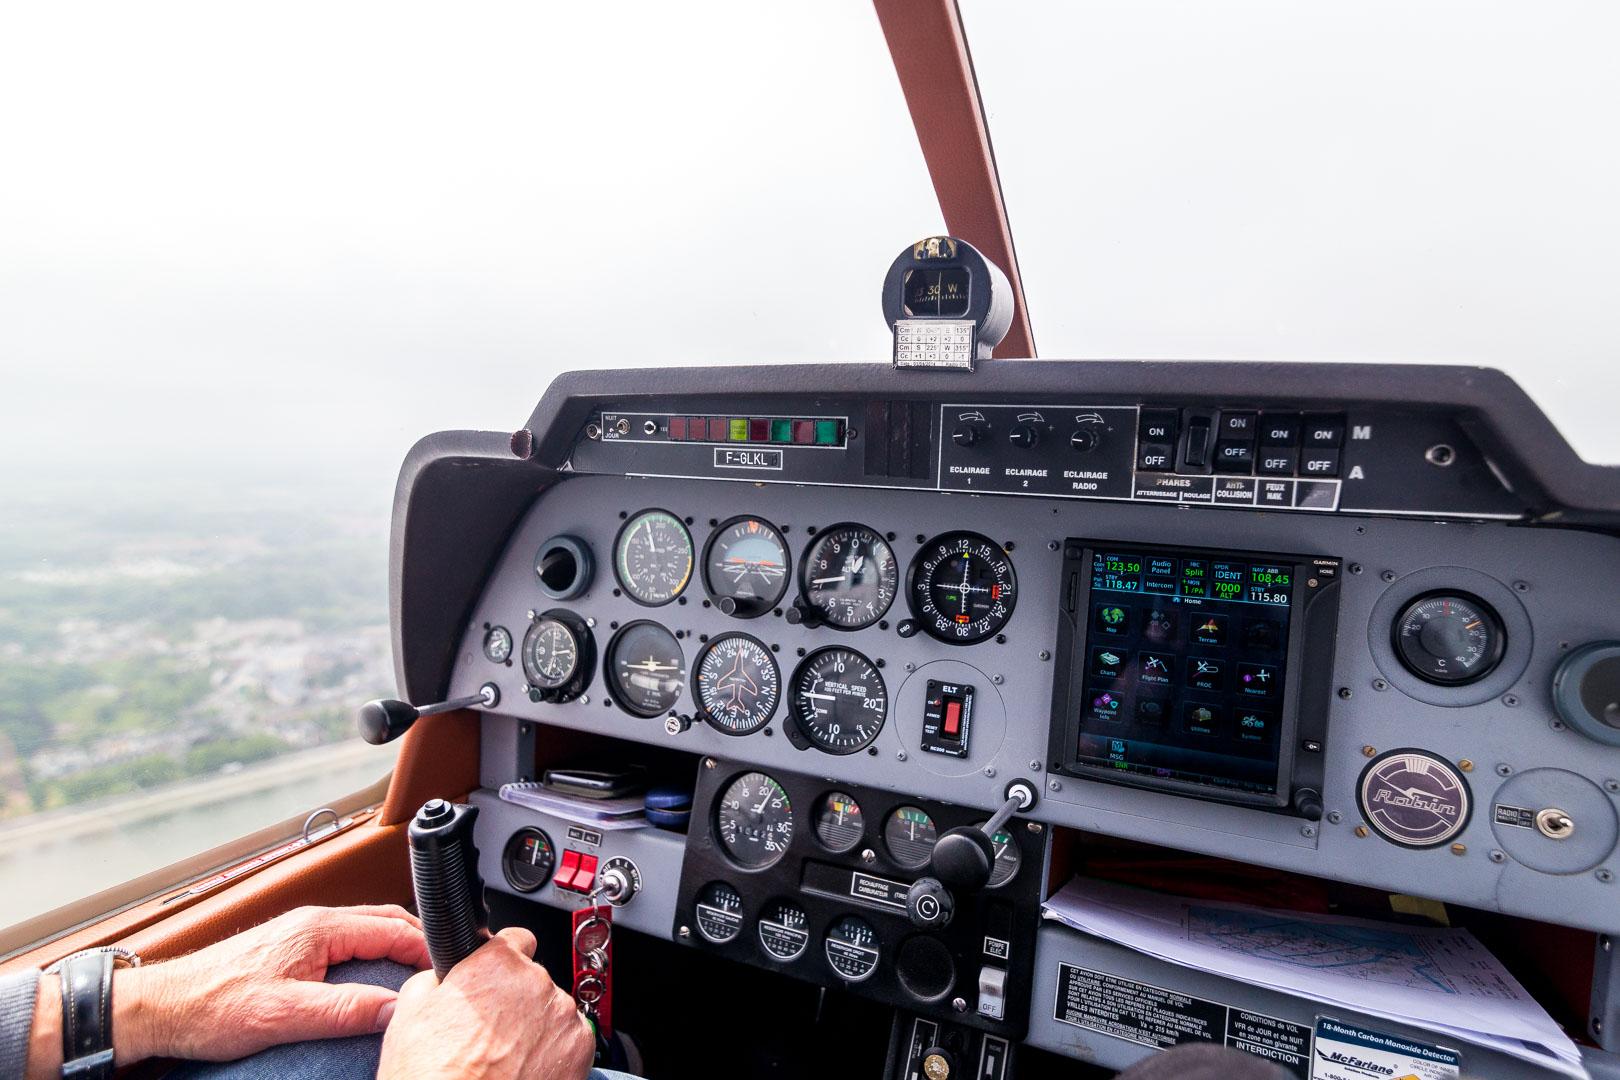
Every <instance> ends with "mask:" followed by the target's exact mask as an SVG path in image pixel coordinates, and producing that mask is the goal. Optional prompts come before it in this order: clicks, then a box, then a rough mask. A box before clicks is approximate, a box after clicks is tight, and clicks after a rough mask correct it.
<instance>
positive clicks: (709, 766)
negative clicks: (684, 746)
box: [703, 757, 715, 769]
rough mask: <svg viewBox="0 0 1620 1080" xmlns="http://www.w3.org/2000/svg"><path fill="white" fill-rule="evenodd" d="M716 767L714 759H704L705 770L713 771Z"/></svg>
mask: <svg viewBox="0 0 1620 1080" xmlns="http://www.w3.org/2000/svg"><path fill="white" fill-rule="evenodd" d="M714 766H715V760H714V758H712V757H706V758H704V759H703V767H704V768H705V769H712V768H714Z"/></svg>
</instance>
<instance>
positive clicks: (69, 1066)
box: [61, 950, 114, 1080]
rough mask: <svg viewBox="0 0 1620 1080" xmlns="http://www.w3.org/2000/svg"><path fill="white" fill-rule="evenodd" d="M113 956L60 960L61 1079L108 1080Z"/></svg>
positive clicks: (87, 955) (102, 953) (80, 955)
mask: <svg viewBox="0 0 1620 1080" xmlns="http://www.w3.org/2000/svg"><path fill="white" fill-rule="evenodd" d="M113 959H114V958H113V954H112V953H110V952H105V951H99V950H98V951H92V952H84V953H78V954H76V955H74V956H70V957H68V958H67V959H66V960H64V961H62V967H61V979H62V1076H63V1077H64V1078H67V1077H74V1078H80V1077H82V1078H85V1080H111V1077H112V1074H113V1035H112V975H113Z"/></svg>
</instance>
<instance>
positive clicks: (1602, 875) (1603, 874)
mask: <svg viewBox="0 0 1620 1080" xmlns="http://www.w3.org/2000/svg"><path fill="white" fill-rule="evenodd" d="M1597 879H1598V880H1599V881H1601V882H1603V884H1605V885H1607V884H1608V883H1609V882H1611V881H1613V880H1614V871H1613V870H1610V869H1608V868H1607V867H1605V868H1604V869H1602V870H1599V871H1598V872H1597Z"/></svg>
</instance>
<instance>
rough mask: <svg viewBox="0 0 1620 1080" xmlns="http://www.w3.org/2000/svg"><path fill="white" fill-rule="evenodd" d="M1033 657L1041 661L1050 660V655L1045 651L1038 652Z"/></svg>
mask: <svg viewBox="0 0 1620 1080" xmlns="http://www.w3.org/2000/svg"><path fill="white" fill-rule="evenodd" d="M1035 655H1036V656H1038V657H1040V658H1041V659H1042V660H1050V659H1052V654H1051V653H1049V652H1047V651H1046V650H1045V649H1042V650H1041V651H1040V652H1038V653H1036V654H1035Z"/></svg>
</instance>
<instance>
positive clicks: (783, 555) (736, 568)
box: [703, 517, 789, 619]
mask: <svg viewBox="0 0 1620 1080" xmlns="http://www.w3.org/2000/svg"><path fill="white" fill-rule="evenodd" d="M788 558H789V556H788V548H787V541H786V540H785V539H783V538H782V534H781V532H779V531H778V530H777V528H776V526H775V525H772V524H771V523H770V522H768V521H764V520H762V519H760V518H756V517H737V518H732V519H731V520H730V521H725V522H721V524H720V526H719V527H718V528H717V529H715V532H714V535H713V536H712V537H710V538H709V543H708V546H707V547H706V548H704V551H703V584H704V587H705V588H706V589H708V591H709V596H710V598H711V599H712V600H713V601H714V605H715V607H717V608H719V609H720V610H721V611H723V612H725V613H726V614H727V615H735V616H736V617H737V618H739V619H752V618H756V617H758V616H760V615H763V614H765V613H766V612H767V611H770V610H771V609H772V608H774V607H775V606H776V602H777V601H778V600H780V599H782V594H783V593H785V592H787V584H788Z"/></svg>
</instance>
